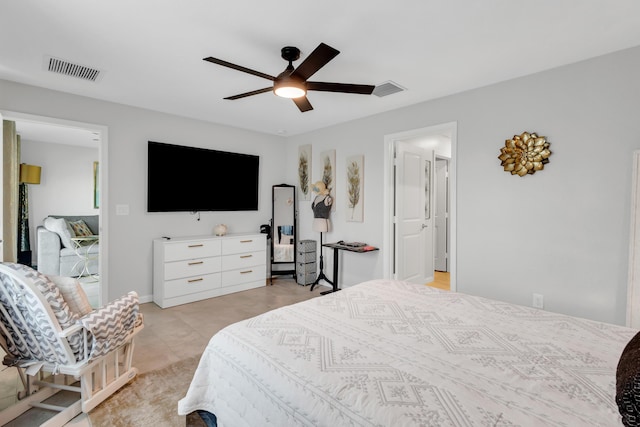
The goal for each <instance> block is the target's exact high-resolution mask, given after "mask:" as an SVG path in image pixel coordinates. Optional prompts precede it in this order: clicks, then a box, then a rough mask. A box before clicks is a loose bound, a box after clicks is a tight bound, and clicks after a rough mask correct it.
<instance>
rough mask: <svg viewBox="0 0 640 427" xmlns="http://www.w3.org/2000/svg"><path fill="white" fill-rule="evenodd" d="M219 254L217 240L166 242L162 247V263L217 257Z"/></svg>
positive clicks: (218, 242)
mask: <svg viewBox="0 0 640 427" xmlns="http://www.w3.org/2000/svg"><path fill="white" fill-rule="evenodd" d="M220 253H221V245H220V241H219V240H189V241H185V242H167V243H165V245H164V261H165V262H167V261H179V260H185V259H194V258H206V257H212V256H218V255H220Z"/></svg>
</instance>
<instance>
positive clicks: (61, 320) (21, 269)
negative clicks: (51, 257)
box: [4, 263, 84, 363]
mask: <svg viewBox="0 0 640 427" xmlns="http://www.w3.org/2000/svg"><path fill="white" fill-rule="evenodd" d="M4 265H6V266H8V267H9V268H12V269H13V270H16V271H17V272H18V274H20V275H22V279H23V280H24V281H29V280H30V281H32V283H33V285H34V286H35V287H36V288H37V289H38V291H39V292H40V293H41V294H42V296H43V297H44V299H45V300H46V301H47V303H48V304H49V306H50V307H51V310H52V311H53V314H54V315H55V316H56V319H57V320H58V324H59V325H60V327H61V328H62V329H67V328H70V327H71V326H74V325H75V324H76V322H77V321H78V315H77V314H76V313H73V312H72V311H71V310H70V309H69V304H67V302H66V301H65V300H64V298H63V297H62V294H61V293H60V289H58V287H57V286H56V284H55V283H53V282H52V281H51V280H50V279H49V278H48V277H47V276H45V275H44V274H42V273H40V272H39V271H36V270H34V269H32V268H31V267H28V266H26V265H22V264H17V263H4ZM22 302H23V303H25V302H24V301H22ZM24 313H25V315H28V313H29V312H28V310H26V309H25V310H24ZM26 321H27V322H30V323H31V324H34V323H35V324H37V323H38V319H26ZM32 332H33V331H32ZM42 332H43V334H42V335H41V336H36V340H37V341H38V342H39V343H40V345H41V346H43V347H42V348H43V349H45V351H47V354H49V357H56V358H57V357H61V355H62V354H63V353H62V350H60V349H56V347H57V340H56V339H55V338H52V337H51V336H50V335H49V333H50V332H51V331H45V330H43V331H42ZM34 334H35V332H34ZM67 340H68V341H69V347H71V351H73V354H74V356H75V358H76V360H75V361H78V360H80V359H81V358H82V355H83V352H84V340H83V332H82V331H77V332H75V333H73V334H72V335H70V336H69V337H67ZM47 343H50V344H51V346H52V347H51V346H49V345H47ZM34 345H35V344H31V346H32V347H33V346H34ZM47 360H50V359H47ZM71 362H72V361H71V360H64V361H62V363H71ZM55 363H58V362H55Z"/></svg>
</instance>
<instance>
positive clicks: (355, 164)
mask: <svg viewBox="0 0 640 427" xmlns="http://www.w3.org/2000/svg"><path fill="white" fill-rule="evenodd" d="M363 220H364V156H362V155H358V156H350V157H347V221H353V222H362V221H363Z"/></svg>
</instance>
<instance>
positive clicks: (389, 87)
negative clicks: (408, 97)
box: [373, 80, 407, 98]
mask: <svg viewBox="0 0 640 427" xmlns="http://www.w3.org/2000/svg"><path fill="white" fill-rule="evenodd" d="M404 90H407V89H406V88H403V87H402V86H400V85H399V84H398V83H395V82H392V81H391V80H389V81H388V82H384V83H382V84H379V85H378V86H376V88H375V89H374V90H373V94H374V95H375V96H377V97H380V98H382V97H383V96H388V95H392V94H394V93H397V92H402V91H404Z"/></svg>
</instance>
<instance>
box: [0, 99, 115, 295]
mask: <svg viewBox="0 0 640 427" xmlns="http://www.w3.org/2000/svg"><path fill="white" fill-rule="evenodd" d="M0 120H3V121H12V122H15V123H16V125H15V126H16V128H17V129H18V130H20V129H23V132H24V134H25V136H27V135H28V137H27V138H22V139H23V141H38V142H37V144H39V146H40V147H45V146H47V145H49V144H50V145H52V146H53V145H55V144H56V143H59V144H66V145H64V146H65V147H66V148H67V149H68V150H69V149H70V150H71V151H73V147H71V146H75V145H77V146H82V145H83V144H84V145H85V146H86V147H91V148H85V149H93V148H95V149H96V150H97V165H99V167H96V169H95V170H96V173H95V183H94V181H92V179H93V177H92V175H89V176H87V179H88V180H90V183H89V185H90V186H92V187H93V186H95V193H96V196H98V199H97V200H89V201H88V203H94V202H97V204H96V205H95V206H97V207H95V208H92V209H91V211H92V212H96V213H97V216H98V233H99V234H100V236H101V237H100V245H99V249H98V263H99V265H98V267H97V269H98V272H99V278H100V279H99V283H98V284H97V286H96V287H95V289H94V292H95V297H94V299H93V300H92V301H91V302H92V304H96V305H98V306H99V305H102V303H103V301H107V300H108V298H107V295H108V292H107V291H108V267H107V266H108V257H107V256H108V251H107V246H108V234H107V232H106V230H107V227H106V225H107V217H106V215H107V212H108V209H102V207H103V206H107V201H108V194H107V191H106V185H105V184H106V182H107V171H108V167H107V152H108V150H107V128H106V127H105V126H101V125H95V124H90V123H82V122H74V121H69V120H61V119H55V118H51V117H45V116H36V115H30V114H24V113H16V112H12V111H0ZM39 132H41V133H43V135H44V136H38V133H39ZM47 135H48V136H47ZM62 146H63V145H60V147H62ZM52 150H55V149H52ZM54 152H55V151H54ZM97 165H96V166H97ZM79 166H80V165H79V164H76V163H74V162H73V159H69V161H68V168H78V167H79ZM83 166H84V165H83ZM89 168H90V170H93V168H94V165H93V162H91V164H89ZM44 173H46V170H45V172H44ZM45 179H46V178H45ZM0 188H3V187H0ZM0 191H2V190H0ZM2 192H3V200H4V198H5V194H4V191H2ZM89 197H91V195H89ZM91 206H93V204H92V205H91ZM53 209H54V210H55V208H53ZM64 213H65V212H55V211H53V212H49V211H47V212H46V214H47V215H49V214H52V215H56V214H64ZM41 217H42V213H37V214H36V215H35V216H34V217H33V218H30V221H29V223H30V233H29V234H30V235H31V247H32V249H34V250H35V245H36V241H35V239H36V233H35V230H36V227H37V226H38V225H39V223H40V222H41V220H42V219H43V218H41ZM5 227H6V222H4V223H3V226H2V227H0V228H1V229H0V233H1V234H2V235H3V236H4V235H5V230H4V228H5ZM3 259H4V258H3ZM37 262H38V260H37V259H34V263H37Z"/></svg>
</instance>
